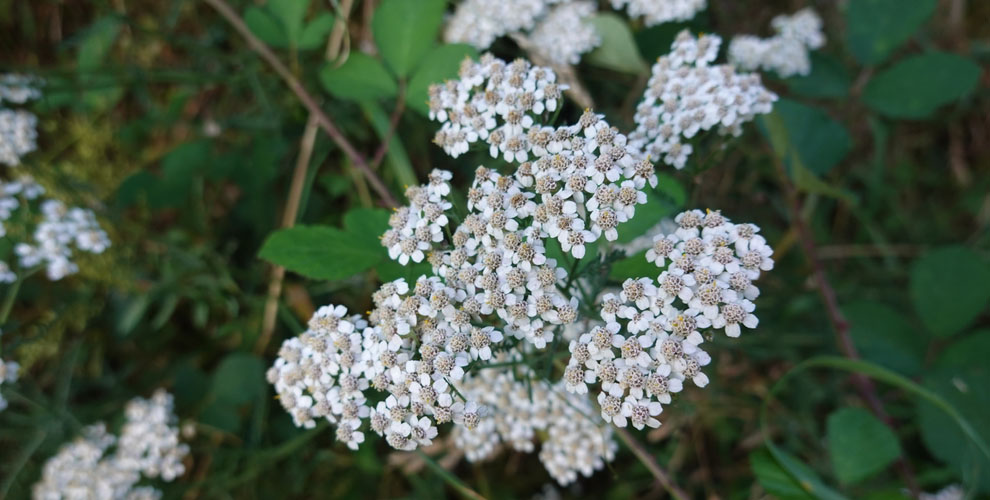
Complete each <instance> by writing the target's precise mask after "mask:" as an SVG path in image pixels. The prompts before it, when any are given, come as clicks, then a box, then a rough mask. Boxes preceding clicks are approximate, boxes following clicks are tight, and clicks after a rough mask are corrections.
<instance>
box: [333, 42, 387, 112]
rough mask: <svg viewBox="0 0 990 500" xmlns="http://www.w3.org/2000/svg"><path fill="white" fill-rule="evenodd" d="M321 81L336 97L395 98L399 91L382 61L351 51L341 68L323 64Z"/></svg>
mask: <svg viewBox="0 0 990 500" xmlns="http://www.w3.org/2000/svg"><path fill="white" fill-rule="evenodd" d="M320 83H321V84H323V88H324V89H325V90H326V91H327V92H330V93H331V94H333V95H334V96H337V97H339V98H341V99H350V100H353V101H362V100H369V99H382V98H386V97H394V96H395V93H396V92H397V91H398V86H397V85H396V84H395V79H393V78H392V75H390V74H389V73H388V71H386V70H385V66H383V65H382V63H381V61H379V60H378V59H375V58H374V57H371V56H369V55H367V54H363V53H360V52H351V54H350V56H348V58H347V61H346V62H345V63H344V64H343V65H341V66H340V67H339V68H334V67H333V66H331V65H330V64H327V65H326V66H324V67H323V69H322V70H320Z"/></svg>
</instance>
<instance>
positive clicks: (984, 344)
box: [935, 329, 990, 370]
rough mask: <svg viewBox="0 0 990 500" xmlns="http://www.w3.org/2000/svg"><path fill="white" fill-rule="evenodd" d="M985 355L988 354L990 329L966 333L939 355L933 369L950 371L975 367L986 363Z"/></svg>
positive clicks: (989, 351)
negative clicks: (961, 367)
mask: <svg viewBox="0 0 990 500" xmlns="http://www.w3.org/2000/svg"><path fill="white" fill-rule="evenodd" d="M987 353H990V329H984V330H979V331H976V332H973V333H968V334H966V336H965V337H963V338H960V339H959V340H956V341H955V342H953V343H952V344H951V345H949V346H948V347H946V348H945V350H943V351H942V353H941V354H939V356H938V359H937V360H936V361H935V368H939V369H946V370H952V369H954V368H955V367H959V366H969V365H977V364H980V363H983V362H985V361H986V355H987Z"/></svg>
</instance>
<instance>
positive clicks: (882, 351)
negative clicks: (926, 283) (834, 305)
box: [842, 301, 929, 376]
mask: <svg viewBox="0 0 990 500" xmlns="http://www.w3.org/2000/svg"><path fill="white" fill-rule="evenodd" d="M842 310H843V313H844V314H845V316H846V318H847V319H848V320H849V325H850V328H849V333H850V335H851V336H852V339H853V343H854V344H855V345H856V349H857V350H858V351H859V353H860V354H861V355H862V356H863V358H865V359H868V360H870V361H873V362H876V363H877V364H880V365H883V366H886V367H887V368H890V369H891V370H896V371H898V372H901V373H903V374H905V375H909V376H911V375H917V374H918V373H919V372H920V371H921V369H922V366H923V364H924V360H925V350H926V349H927V347H928V341H929V335H928V334H927V333H926V332H924V331H923V330H922V329H921V328H918V327H917V326H916V325H915V324H914V323H912V322H911V321H910V320H909V318H910V317H911V316H910V315H909V314H905V313H904V312H899V311H895V310H893V309H891V308H890V307H888V306H886V305H884V304H879V303H876V302H869V301H855V302H850V303H849V304H848V305H846V306H845V307H843V309H842Z"/></svg>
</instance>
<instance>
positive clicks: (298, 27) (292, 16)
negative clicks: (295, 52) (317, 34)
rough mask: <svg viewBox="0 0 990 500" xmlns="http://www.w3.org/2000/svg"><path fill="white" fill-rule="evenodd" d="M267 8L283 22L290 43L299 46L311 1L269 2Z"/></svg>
mask: <svg viewBox="0 0 990 500" xmlns="http://www.w3.org/2000/svg"><path fill="white" fill-rule="evenodd" d="M265 8H267V9H268V11H269V12H271V13H272V15H274V16H275V17H277V18H278V19H279V20H280V21H281V22H282V27H283V28H284V29H285V36H286V38H287V39H288V40H289V43H290V44H293V45H297V44H298V43H299V38H300V36H301V35H302V27H303V18H304V17H306V10H308V9H309V0H268V4H267V5H265Z"/></svg>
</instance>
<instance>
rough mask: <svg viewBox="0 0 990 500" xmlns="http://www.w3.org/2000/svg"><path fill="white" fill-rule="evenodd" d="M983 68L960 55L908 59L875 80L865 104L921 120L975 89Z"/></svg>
mask: <svg viewBox="0 0 990 500" xmlns="http://www.w3.org/2000/svg"><path fill="white" fill-rule="evenodd" d="M979 78H980V66H979V65H977V64H976V63H974V62H973V61H971V60H969V59H967V58H965V57H963V56H959V55H955V54H947V53H943V52H933V53H930V54H923V55H918V56H913V57H909V58H906V59H904V60H902V61H900V62H898V63H897V64H895V65H894V66H893V67H891V68H888V69H886V70H884V71H883V72H881V73H880V74H878V75H876V76H875V77H873V79H872V80H870V83H868V84H867V85H866V89H865V90H864V91H863V102H865V103H866V105H867V106H869V107H870V108H872V109H873V110H874V111H876V112H878V113H880V114H883V115H886V116H889V117H892V118H909V119H920V118H925V117H927V116H928V115H931V114H932V113H933V112H935V110H937V109H938V108H939V107H941V106H944V105H946V104H949V103H951V102H953V101H956V100H959V99H960V98H962V97H963V96H965V95H967V94H969V93H970V92H972V91H973V89H974V88H975V87H976V84H977V83H978V81H979Z"/></svg>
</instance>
